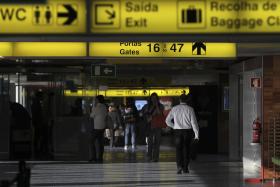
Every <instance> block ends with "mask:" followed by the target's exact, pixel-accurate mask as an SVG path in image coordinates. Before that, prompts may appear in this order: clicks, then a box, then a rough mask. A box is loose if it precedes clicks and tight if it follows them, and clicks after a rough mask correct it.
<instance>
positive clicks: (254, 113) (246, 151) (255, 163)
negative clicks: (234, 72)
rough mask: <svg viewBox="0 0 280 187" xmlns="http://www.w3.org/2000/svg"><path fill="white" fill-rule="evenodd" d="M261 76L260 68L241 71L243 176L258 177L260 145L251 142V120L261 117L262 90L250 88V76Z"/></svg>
mask: <svg viewBox="0 0 280 187" xmlns="http://www.w3.org/2000/svg"><path fill="white" fill-rule="evenodd" d="M252 77H262V69H255V70H252V71H246V72H244V73H243V168H244V177H246V178H247V177H248V178H251V177H254V178H257V177H260V170H261V146H260V144H253V143H252V132H253V130H252V124H253V121H254V120H255V119H256V118H257V117H260V119H261V118H262V91H261V89H255V88H251V80H250V79H251V78H252Z"/></svg>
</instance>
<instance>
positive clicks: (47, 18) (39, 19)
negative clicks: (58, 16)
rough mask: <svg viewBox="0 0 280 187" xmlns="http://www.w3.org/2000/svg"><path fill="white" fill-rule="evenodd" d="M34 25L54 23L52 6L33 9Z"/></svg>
mask: <svg viewBox="0 0 280 187" xmlns="http://www.w3.org/2000/svg"><path fill="white" fill-rule="evenodd" d="M33 15H34V18H33V24H34V25H51V24H52V23H53V14H52V7H51V6H35V7H33Z"/></svg>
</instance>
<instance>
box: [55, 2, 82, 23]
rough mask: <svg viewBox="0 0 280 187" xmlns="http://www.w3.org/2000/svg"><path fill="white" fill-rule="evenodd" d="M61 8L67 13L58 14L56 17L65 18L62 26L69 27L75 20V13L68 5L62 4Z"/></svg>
mask: <svg viewBox="0 0 280 187" xmlns="http://www.w3.org/2000/svg"><path fill="white" fill-rule="evenodd" d="M63 6H64V8H66V9H67V11H68V12H58V13H57V17H58V18H61V17H62V18H67V20H66V21H65V22H64V23H63V25H71V24H72V23H73V22H74V21H75V20H76V19H77V11H76V10H75V9H74V8H73V7H72V6H71V5H70V4H64V5H63Z"/></svg>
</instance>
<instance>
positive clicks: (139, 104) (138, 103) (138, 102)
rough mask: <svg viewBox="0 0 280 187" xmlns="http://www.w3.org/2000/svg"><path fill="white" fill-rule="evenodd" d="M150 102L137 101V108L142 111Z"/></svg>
mask: <svg viewBox="0 0 280 187" xmlns="http://www.w3.org/2000/svg"><path fill="white" fill-rule="evenodd" d="M147 103H148V102H147V101H146V100H135V106H136V108H137V110H141V109H142V108H143V106H144V105H145V104H147Z"/></svg>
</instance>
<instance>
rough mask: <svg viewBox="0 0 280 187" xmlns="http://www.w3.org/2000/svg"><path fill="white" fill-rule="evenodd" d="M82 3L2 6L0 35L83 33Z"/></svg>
mask: <svg viewBox="0 0 280 187" xmlns="http://www.w3.org/2000/svg"><path fill="white" fill-rule="evenodd" d="M85 10H86V5H85V1H83V0H48V1H47V3H46V4H24V5H23V4H1V6H0V34H17V33H20V34H30V33H85V32H86V11H85Z"/></svg>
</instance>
